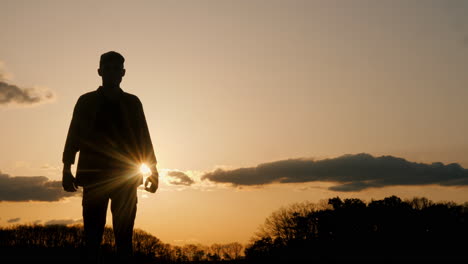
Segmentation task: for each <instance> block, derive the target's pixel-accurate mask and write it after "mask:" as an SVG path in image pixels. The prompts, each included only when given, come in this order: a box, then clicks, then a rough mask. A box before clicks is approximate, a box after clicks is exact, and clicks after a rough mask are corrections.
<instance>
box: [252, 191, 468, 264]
mask: <svg viewBox="0 0 468 264" xmlns="http://www.w3.org/2000/svg"><path fill="white" fill-rule="evenodd" d="M467 249H468V204H467V203H465V204H462V205H460V204H456V203H454V202H439V203H434V202H432V201H430V200H429V199H427V198H424V197H422V198H421V197H415V198H413V199H409V200H404V201H403V200H402V199H400V198H399V197H397V196H390V197H386V198H384V199H382V200H372V201H371V202H369V203H365V202H364V201H362V200H360V199H355V198H350V199H344V200H342V199H341V198H339V197H334V198H330V199H328V201H326V202H322V203H319V204H314V203H309V202H304V203H296V204H293V205H291V206H289V207H283V208H280V209H279V210H277V211H275V212H273V213H272V214H271V215H270V216H269V217H268V218H267V219H266V221H265V223H264V224H263V226H262V227H261V228H260V230H259V232H258V233H257V234H256V235H255V237H254V238H253V239H252V241H251V243H250V244H249V245H248V246H247V248H246V250H245V254H246V259H247V260H248V261H249V263H250V262H252V263H259V262H271V261H278V260H284V261H285V262H287V261H293V260H307V261H312V260H314V261H316V262H319V263H320V262H328V261H338V262H339V260H343V261H345V260H364V259H369V258H370V259H374V260H375V261H377V260H380V261H381V260H389V261H390V260H392V259H393V260H395V261H397V260H400V261H403V260H409V259H414V260H434V259H440V260H444V261H449V260H453V261H467V260H468V250H467Z"/></svg>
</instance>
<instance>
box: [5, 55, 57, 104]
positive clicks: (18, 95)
mask: <svg viewBox="0 0 468 264" xmlns="http://www.w3.org/2000/svg"><path fill="white" fill-rule="evenodd" d="M8 76H11V74H6V73H5V70H4V66H3V63H2V62H1V61H0V106H1V105H9V104H16V105H22V106H26V105H28V106H30V105H37V104H41V103H46V102H51V101H53V100H54V99H55V94H54V93H53V92H52V91H50V90H49V89H47V88H39V87H34V88H23V87H18V86H16V85H14V84H11V83H10V82H9V81H8V80H7V77H8Z"/></svg>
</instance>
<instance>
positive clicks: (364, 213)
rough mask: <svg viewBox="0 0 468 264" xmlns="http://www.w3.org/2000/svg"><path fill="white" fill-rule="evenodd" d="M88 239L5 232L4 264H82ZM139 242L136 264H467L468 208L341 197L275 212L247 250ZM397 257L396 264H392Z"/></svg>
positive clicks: (35, 228)
mask: <svg viewBox="0 0 468 264" xmlns="http://www.w3.org/2000/svg"><path fill="white" fill-rule="evenodd" d="M83 237H84V236H83V227H82V225H73V226H63V225H49V226H47V225H46V226H44V225H16V226H11V227H0V263H8V260H16V259H17V257H20V258H22V259H26V260H29V259H30V260H31V261H36V262H37V260H41V257H42V259H44V260H47V261H49V260H50V259H48V257H49V258H50V256H54V257H55V258H57V259H60V262H61V263H62V262H63V260H66V262H67V263H68V264H71V263H78V262H77V260H78V259H79V256H80V253H81V252H82V250H83V249H84V240H83ZM133 242H134V243H133V247H134V253H135V257H136V259H137V263H227V262H230V263H274V262H285V263H290V262H292V261H307V262H311V261H313V262H314V263H344V262H350V260H358V261H359V262H363V261H360V260H364V259H365V260H369V259H370V260H372V262H382V260H385V261H387V263H401V260H408V259H412V260H423V261H425V262H429V261H428V260H440V261H441V262H444V263H447V262H449V261H450V260H453V261H460V262H464V263H468V250H467V249H468V203H464V204H456V203H454V202H439V203H435V202H433V201H430V200H429V199H427V198H424V197H415V198H412V199H408V200H402V199H400V198H399V197H397V196H390V197H386V198H384V199H382V200H371V201H370V202H368V203H366V202H364V201H362V200H360V199H356V198H348V199H341V198H340V197H334V198H330V199H327V200H322V201H321V202H319V203H311V202H302V203H295V204H291V205H289V206H287V207H282V208H280V209H278V210H276V211H274V212H273V213H272V214H271V215H270V216H269V217H267V218H266V220H265V222H264V224H263V225H262V226H261V227H260V228H259V230H258V232H257V233H256V234H255V235H254V236H253V237H252V239H251V241H250V243H249V244H248V245H246V246H245V247H244V246H243V245H242V244H240V243H237V242H234V243H226V244H212V245H210V246H207V245H202V244H186V245H183V246H175V245H170V244H167V243H163V242H162V241H160V240H159V239H158V238H157V237H155V236H153V235H151V234H149V233H147V232H145V231H143V230H139V229H135V231H134V241H133ZM114 243H115V242H114V236H113V231H112V229H111V228H109V227H106V228H105V231H104V236H103V245H102V249H103V255H104V258H105V259H107V260H109V262H108V263H113V257H114V252H113V248H114ZM28 257H29V259H28ZM392 259H393V260H395V262H388V261H391V260H392ZM5 260H7V261H5ZM49 262H50V261H49Z"/></svg>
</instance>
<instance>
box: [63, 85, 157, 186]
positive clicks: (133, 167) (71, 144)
mask: <svg viewBox="0 0 468 264" xmlns="http://www.w3.org/2000/svg"><path fill="white" fill-rule="evenodd" d="M102 89H103V87H102V86H101V87H99V88H98V89H97V90H95V91H92V92H88V93H86V94H83V95H82V96H80V97H79V98H78V101H77V102H76V105H75V108H74V110H73V117H72V120H71V123H70V126H69V129H68V134H67V139H66V141H65V147H64V151H63V156H62V161H63V163H65V164H74V163H75V155H76V153H77V152H80V155H79V159H78V165H77V170H76V183H77V185H78V186H85V185H88V184H93V183H96V182H98V181H100V180H105V179H104V178H105V177H111V176H110V175H112V176H114V177H116V176H126V177H133V176H136V175H139V167H140V165H141V164H142V163H145V164H147V165H148V166H150V168H152V167H153V166H155V165H156V163H157V160H156V156H155V154H154V149H153V144H152V142H151V137H150V133H149V130H148V125H147V123H146V118H145V114H144V112H143V106H142V104H141V101H140V99H138V97H137V96H135V95H133V94H130V93H126V92H124V91H123V90H122V89H120V88H118V89H119V93H118V94H119V96H118V97H117V98H118V99H117V102H116V103H117V105H118V108H120V112H119V118H120V119H121V121H122V127H123V129H122V130H121V131H120V130H119V133H120V134H121V135H120V137H119V138H120V140H119V141H120V142H118V143H119V144H118V145H119V146H113V145H106V146H107V147H105V148H103V147H102V146H103V144H102V143H103V138H102V137H97V136H96V135H97V134H98V133H97V127H98V125H99V124H97V123H96V121H97V115H98V111H99V110H100V109H101V108H102V107H103V106H104V105H105V104H104V101H105V100H104V99H105V97H104V95H103V92H102ZM98 122H99V121H98ZM110 159H112V160H113V161H114V162H112V165H111V166H103V164H102V163H103V161H108V160H110ZM141 181H142V180H141Z"/></svg>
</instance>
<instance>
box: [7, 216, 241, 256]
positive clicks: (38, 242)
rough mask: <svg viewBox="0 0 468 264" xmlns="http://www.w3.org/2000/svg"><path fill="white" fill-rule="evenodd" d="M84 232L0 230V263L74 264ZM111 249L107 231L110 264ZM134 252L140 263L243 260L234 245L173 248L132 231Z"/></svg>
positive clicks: (34, 227) (30, 227)
mask: <svg viewBox="0 0 468 264" xmlns="http://www.w3.org/2000/svg"><path fill="white" fill-rule="evenodd" d="M83 232H84V231H83V226H82V225H73V226H65V225H46V226H44V225H16V226H12V227H3V228H0V262H3V261H1V260H2V259H3V260H5V259H6V260H16V259H18V258H20V259H23V260H31V261H33V260H37V259H38V258H39V259H40V257H41V256H42V257H47V256H52V255H53V256H55V257H56V258H60V259H62V260H63V259H67V260H68V262H67V263H77V262H78V260H79V259H80V255H81V253H82V252H83V251H84V239H83V238H84V236H83ZM114 245H115V241H114V235H113V230H112V228H110V227H106V228H105V230H104V235H103V242H102V251H103V255H104V259H107V260H108V262H109V263H112V262H113V261H114V260H115V259H113V258H114V257H115V256H114V255H115V254H114ZM133 250H134V254H135V258H136V259H137V260H138V261H137V262H141V263H143V262H144V263H147V262H155V263H188V262H218V261H219V262H221V261H222V262H227V261H229V262H238V261H239V260H241V259H242V258H243V253H244V246H243V245H242V244H240V243H237V242H233V243H226V244H219V243H215V244H212V245H211V246H206V245H202V244H186V245H183V246H175V245H170V244H167V243H163V242H161V240H159V239H158V238H156V237H155V236H153V235H151V234H149V233H147V232H145V231H143V230H140V229H135V230H134V234H133ZM25 254H26V255H25ZM25 258H26V259H25Z"/></svg>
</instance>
